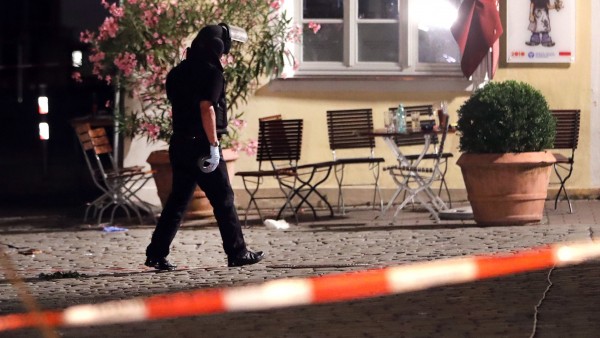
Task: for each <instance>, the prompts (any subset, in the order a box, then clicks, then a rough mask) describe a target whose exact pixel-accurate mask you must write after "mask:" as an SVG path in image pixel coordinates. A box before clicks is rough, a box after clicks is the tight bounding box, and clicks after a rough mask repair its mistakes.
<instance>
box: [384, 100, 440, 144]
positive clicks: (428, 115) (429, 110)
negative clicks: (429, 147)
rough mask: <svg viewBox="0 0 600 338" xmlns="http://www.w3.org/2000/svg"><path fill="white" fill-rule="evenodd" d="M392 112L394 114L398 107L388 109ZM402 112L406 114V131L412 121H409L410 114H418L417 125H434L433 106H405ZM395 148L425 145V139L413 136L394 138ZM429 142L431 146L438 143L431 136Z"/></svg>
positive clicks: (436, 139) (434, 137)
mask: <svg viewBox="0 0 600 338" xmlns="http://www.w3.org/2000/svg"><path fill="white" fill-rule="evenodd" d="M390 110H391V111H392V112H394V113H395V112H396V111H397V110H398V107H392V108H390ZM404 111H405V112H406V129H407V130H410V129H411V128H412V121H411V120H410V116H411V114H412V112H419V115H420V118H419V123H420V124H421V125H427V124H429V125H435V124H436V123H435V116H434V115H433V105H430V104H428V105H418V106H405V107H404ZM394 141H395V142H396V145H397V146H416V145H421V144H424V143H425V139H424V138H423V136H421V135H414V136H413V137H401V138H395V139H394ZM431 142H432V143H433V144H437V143H438V138H437V135H432V140H431Z"/></svg>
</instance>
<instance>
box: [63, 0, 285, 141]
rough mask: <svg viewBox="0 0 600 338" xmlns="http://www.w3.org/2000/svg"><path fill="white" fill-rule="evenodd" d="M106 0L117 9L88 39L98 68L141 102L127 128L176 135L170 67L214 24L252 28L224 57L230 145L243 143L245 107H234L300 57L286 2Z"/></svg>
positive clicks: (127, 117)
mask: <svg viewBox="0 0 600 338" xmlns="http://www.w3.org/2000/svg"><path fill="white" fill-rule="evenodd" d="M98 1H102V4H103V5H104V7H105V8H106V9H107V10H108V12H109V14H110V15H109V16H108V17H107V18H106V20H105V22H104V23H103V24H102V25H101V26H100V27H99V28H98V30H97V31H96V32H89V31H85V32H82V34H81V41H82V42H85V43H89V44H90V45H91V50H92V54H91V56H90V61H92V62H93V74H94V75H95V76H97V77H98V78H99V79H102V80H105V81H107V82H109V83H118V85H119V86H120V88H121V89H123V88H124V89H126V91H127V93H128V94H129V95H130V96H132V97H134V98H136V99H138V101H139V103H140V104H141V106H139V107H135V108H133V109H130V110H129V111H127V112H126V113H125V114H122V115H121V116H118V117H119V118H120V121H121V122H122V123H121V124H120V127H121V131H123V132H125V133H127V134H128V135H130V136H143V137H146V139H147V140H148V141H149V142H154V141H157V140H162V141H166V142H169V139H170V136H171V135H172V120H171V106H170V103H169V101H168V100H167V98H166V94H165V86H164V85H165V79H166V75H167V73H168V71H169V70H170V69H171V68H172V67H174V66H175V65H177V64H178V63H179V62H180V60H181V59H183V58H184V57H185V56H184V52H185V49H186V47H189V44H190V43H191V40H192V38H193V37H194V36H195V34H196V33H197V32H198V31H199V30H200V29H201V28H202V27H204V26H205V25H207V24H217V23H219V22H226V23H228V24H230V25H235V26H239V27H242V28H244V29H246V31H247V32H248V41H247V42H246V43H244V44H240V43H236V42H234V43H233V44H232V48H231V51H230V54H229V55H226V56H224V58H223V59H222V60H221V61H222V63H223V65H224V70H225V72H224V73H225V74H224V75H225V79H226V81H227V93H226V94H227V101H228V108H229V111H228V116H229V117H230V128H229V136H228V137H225V139H223V140H222V144H223V146H224V147H228V146H234V147H235V146H236V144H237V145H238V146H239V144H240V142H239V140H238V138H239V133H238V132H239V127H240V126H243V125H244V123H243V121H239V120H240V118H241V116H242V114H243V112H237V113H234V110H236V109H237V108H239V105H240V104H242V103H245V102H246V101H247V100H248V98H249V97H250V96H251V95H252V94H254V92H255V90H256V89H257V88H258V84H259V82H260V80H261V79H263V78H268V77H269V76H271V75H273V74H279V73H281V72H282V71H283V69H284V66H285V64H286V62H288V64H292V65H293V64H294V59H293V57H292V54H291V53H289V51H288V50H287V49H286V42H290V36H292V35H293V34H292V33H293V32H294V27H291V19H289V18H287V17H286V13H285V12H283V11H280V10H279V8H280V7H279V5H280V1H278V0H272V1H266V0H221V1H198V0H168V1H167V0H124V1H121V5H120V6H118V5H115V4H112V5H109V4H108V3H107V2H106V1H105V0H98ZM74 78H80V74H77V75H75V74H74ZM236 111H237V110H236ZM121 113H123V112H121ZM235 120H238V121H235ZM234 121H235V122H236V123H231V122H234Z"/></svg>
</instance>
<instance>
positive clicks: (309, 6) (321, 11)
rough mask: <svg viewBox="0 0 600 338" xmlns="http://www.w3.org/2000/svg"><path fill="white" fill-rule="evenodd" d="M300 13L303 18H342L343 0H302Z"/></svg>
mask: <svg viewBox="0 0 600 338" xmlns="http://www.w3.org/2000/svg"><path fill="white" fill-rule="evenodd" d="M302 14H303V17H304V18H305V19H342V18H343V17H344V0H304V1H303V2H302Z"/></svg>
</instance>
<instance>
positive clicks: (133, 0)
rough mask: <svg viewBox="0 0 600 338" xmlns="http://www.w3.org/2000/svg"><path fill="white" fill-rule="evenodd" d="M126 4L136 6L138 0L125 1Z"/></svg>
mask: <svg viewBox="0 0 600 338" xmlns="http://www.w3.org/2000/svg"><path fill="white" fill-rule="evenodd" d="M127 2H129V3H130V4H132V5H135V4H137V2H138V0H127Z"/></svg>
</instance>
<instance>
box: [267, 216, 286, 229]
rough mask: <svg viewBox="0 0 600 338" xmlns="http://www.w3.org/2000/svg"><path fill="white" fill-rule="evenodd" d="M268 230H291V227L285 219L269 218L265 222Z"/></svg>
mask: <svg viewBox="0 0 600 338" xmlns="http://www.w3.org/2000/svg"><path fill="white" fill-rule="evenodd" d="M264 224H265V226H266V227H267V229H277V230H285V229H289V227H290V225H289V223H288V222H286V221H285V220H284V219H280V220H274V219H269V218H267V219H266V220H265V222H264Z"/></svg>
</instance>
